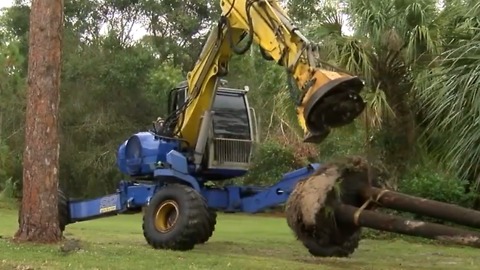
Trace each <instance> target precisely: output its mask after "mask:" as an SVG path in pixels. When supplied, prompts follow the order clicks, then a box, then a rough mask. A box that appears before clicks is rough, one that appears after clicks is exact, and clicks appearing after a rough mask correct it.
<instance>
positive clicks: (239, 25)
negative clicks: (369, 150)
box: [175, 0, 365, 146]
mask: <svg viewBox="0 0 480 270" xmlns="http://www.w3.org/2000/svg"><path fill="white" fill-rule="evenodd" d="M220 5H221V8H222V16H221V18H220V20H219V22H218V24H217V25H216V26H215V27H214V28H213V29H212V30H211V31H210V33H209V36H208V38H207V41H206V43H205V45H204V47H203V49H202V52H201V53H200V56H199V58H198V59H197V62H196V64H195V66H194V68H193V69H192V70H191V71H190V72H189V73H188V76H187V81H188V90H187V100H186V102H185V107H184V110H183V111H182V113H181V114H182V115H181V117H179V119H181V120H178V121H177V122H175V130H176V131H175V134H176V135H177V136H180V137H181V138H182V139H183V140H185V141H187V142H188V143H189V145H191V146H195V145H196V143H197V140H198V136H199V131H200V125H201V122H202V117H203V114H204V112H206V111H209V110H210V108H211V106H212V103H213V98H214V97H215V93H216V92H215V91H216V88H217V85H216V84H217V81H218V80H217V79H218V78H219V77H222V76H225V75H226V74H227V73H228V63H229V60H230V59H231V56H232V54H233V53H237V54H242V53H245V52H246V51H247V50H248V49H249V47H250V45H252V44H255V45H258V46H259V47H260V50H261V51H262V53H263V55H264V57H266V58H268V59H269V60H273V61H275V62H276V63H277V64H279V65H281V66H283V67H285V68H286V69H287V71H288V73H289V76H292V78H293V79H294V81H295V83H296V85H297V88H298V89H299V90H300V91H301V93H299V100H298V101H297V103H296V106H297V116H298V121H299V124H300V126H301V127H302V128H303V130H304V135H305V136H304V141H305V142H310V143H319V142H321V141H322V140H323V139H324V138H325V137H326V136H327V135H328V134H329V132H330V129H331V128H335V127H339V126H343V125H346V124H349V123H351V122H352V121H353V120H354V119H355V118H356V117H357V116H358V115H359V114H360V113H361V112H362V110H363V108H364V106H365V105H364V102H363V100H362V99H361V97H360V96H359V92H360V91H361V89H362V88H363V82H362V81H361V80H360V79H359V78H357V77H354V76H351V75H349V74H346V73H343V72H336V71H330V70H327V69H323V68H321V67H320V65H319V64H318V62H317V59H316V57H315V55H316V53H317V52H318V51H317V49H318V46H316V44H314V43H312V42H310V41H309V40H308V39H307V38H306V37H304V36H303V35H302V34H301V32H300V31H299V30H298V29H297V28H296V27H295V25H294V23H293V21H292V20H291V19H290V18H289V16H288V15H287V14H286V12H285V10H284V9H282V8H281V7H280V5H279V3H278V1H274V0H221V1H220ZM245 39H246V45H244V46H243V48H241V47H239V43H240V41H245Z"/></svg>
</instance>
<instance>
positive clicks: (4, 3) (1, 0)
mask: <svg viewBox="0 0 480 270" xmlns="http://www.w3.org/2000/svg"><path fill="white" fill-rule="evenodd" d="M13 2H14V0H0V9H2V8H4V7H9V6H11V5H12V4H13ZM134 28H135V29H133V31H132V33H133V39H139V38H141V37H143V35H144V34H145V33H146V31H145V29H142V27H141V26H139V27H134ZM102 30H106V29H102ZM343 31H345V33H346V34H351V32H352V31H351V29H350V28H349V27H345V26H344V29H343Z"/></svg>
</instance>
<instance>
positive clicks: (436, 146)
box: [416, 1, 480, 188]
mask: <svg viewBox="0 0 480 270" xmlns="http://www.w3.org/2000/svg"><path fill="white" fill-rule="evenodd" d="M449 4H450V6H449V8H450V9H451V10H454V11H455V12H456V15H455V19H454V20H452V21H451V24H450V25H449V27H448V32H449V35H448V36H445V41H444V42H445V44H446V45H447V46H448V47H447V49H446V51H445V52H443V53H442V54H441V55H439V56H438V57H437V58H436V59H434V61H432V63H431V64H430V67H429V69H427V70H426V71H424V72H423V74H422V75H421V79H419V80H418V82H417V84H416V86H417V87H416V88H417V89H416V90H417V91H416V92H417V97H418V100H419V105H420V106H421V109H422V114H423V117H424V120H425V121H424V122H423V123H422V126H423V128H424V130H423V135H424V136H423V137H422V138H423V139H425V141H426V142H427V143H428V144H427V145H428V147H429V150H430V151H431V152H432V153H435V154H436V155H435V157H437V158H438V161H440V162H441V163H442V164H444V165H446V166H447V168H449V169H451V170H453V172H455V173H456V174H457V175H458V176H459V177H466V178H468V179H469V180H470V181H475V182H476V186H477V188H478V184H479V182H480V178H479V176H480V166H479V164H480V135H479V134H480V121H479V118H478V117H479V115H480V106H479V104H480V31H479V30H480V19H479V18H480V3H478V2H477V1H449Z"/></svg>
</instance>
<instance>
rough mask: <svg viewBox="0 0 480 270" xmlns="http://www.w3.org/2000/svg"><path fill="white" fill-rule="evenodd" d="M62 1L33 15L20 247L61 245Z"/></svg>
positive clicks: (37, 6) (43, 4)
mask: <svg viewBox="0 0 480 270" xmlns="http://www.w3.org/2000/svg"><path fill="white" fill-rule="evenodd" d="M62 39H63V0H33V1H32V8H31V12H30V30H29V54H28V82H27V84H28V91H27V107H26V125H25V151H24V156H23V168H24V169H23V198H22V206H21V209H20V224H19V229H18V231H17V233H16V234H15V238H16V239H18V240H20V241H34V242H43V243H46V242H56V241H59V240H60V239H61V236H62V233H61V231H60V228H59V224H58V210H57V209H58V208H57V203H58V196H57V188H58V175H59V161H58V159H59V152H60V144H59V132H58V108H59V101H60V74H61V69H60V67H61V51H62V47H61V46H62Z"/></svg>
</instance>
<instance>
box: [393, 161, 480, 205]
mask: <svg viewBox="0 0 480 270" xmlns="http://www.w3.org/2000/svg"><path fill="white" fill-rule="evenodd" d="M467 185H468V181H465V180H461V179H458V178H456V177H454V176H451V175H448V174H446V173H444V172H443V171H442V170H440V169H438V168H435V167H433V166H426V165H418V166H416V167H413V168H409V172H408V173H407V174H406V175H405V178H404V179H403V180H401V181H400V184H399V186H398V189H399V191H400V192H403V193H406V194H410V195H413V196H418V197H423V198H427V199H432V200H437V201H441V202H446V203H452V204H458V205H463V206H466V207H471V206H472V202H473V199H474V198H475V194H474V193H473V192H466V190H465V188H466V187H467Z"/></svg>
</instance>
